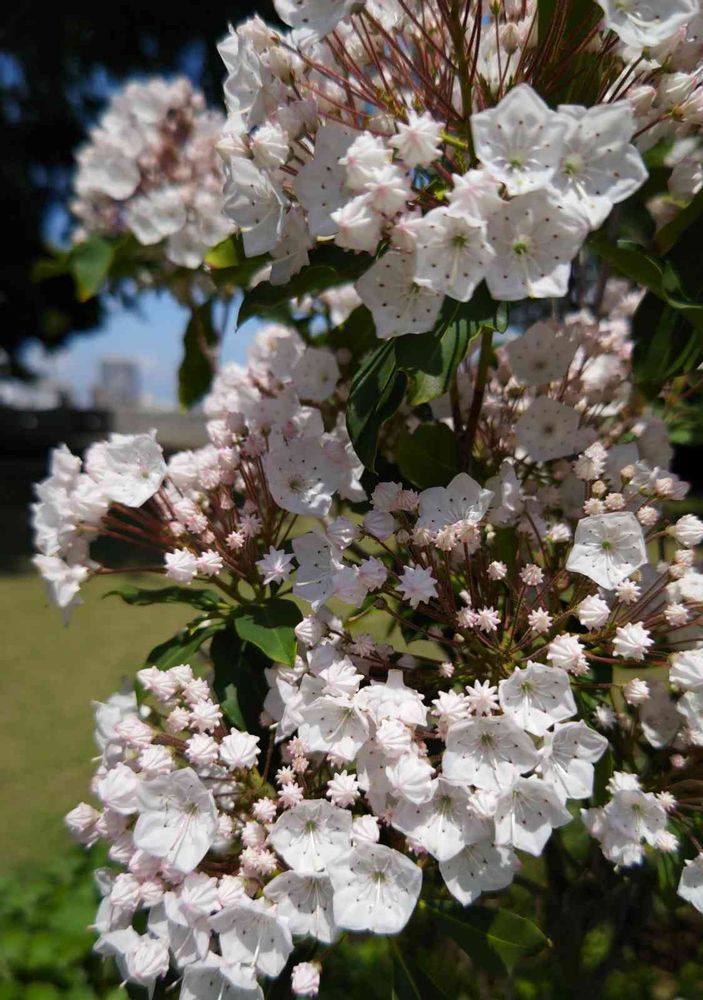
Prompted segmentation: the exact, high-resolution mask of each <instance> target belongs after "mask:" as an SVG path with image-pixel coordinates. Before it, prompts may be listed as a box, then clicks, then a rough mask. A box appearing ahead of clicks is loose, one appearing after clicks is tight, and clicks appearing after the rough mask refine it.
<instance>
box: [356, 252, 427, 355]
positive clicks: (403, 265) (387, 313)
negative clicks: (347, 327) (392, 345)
mask: <svg viewBox="0 0 703 1000" xmlns="http://www.w3.org/2000/svg"><path fill="white" fill-rule="evenodd" d="M356 290H357V292H358V293H359V296H360V297H361V300H362V302H363V303H364V305H366V306H368V308H369V309H370V310H371V313H372V315H373V321H374V324H375V326H376V336H377V337H379V338H380V339H381V340H387V339H388V338H389V337H400V336H401V335H402V334H404V333H425V332H426V331H427V330H431V329H432V328H433V327H434V325H435V323H436V322H437V317H438V316H439V311H440V309H441V308H442V303H443V302H444V296H443V295H442V294H441V293H439V292H436V291H433V289H431V288H430V287H429V286H428V285H427V283H426V282H423V281H419V280H416V278H415V259H414V256H413V255H412V254H407V253H399V252H396V251H391V252H390V253H386V254H384V255H383V257H379V259H378V260H377V261H376V262H375V263H374V264H372V265H371V267H370V268H369V269H368V271H366V272H365V273H364V274H363V275H362V276H361V278H359V280H358V281H357V283H356Z"/></svg>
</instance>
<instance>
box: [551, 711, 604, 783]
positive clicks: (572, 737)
mask: <svg viewBox="0 0 703 1000" xmlns="http://www.w3.org/2000/svg"><path fill="white" fill-rule="evenodd" d="M607 749H608V741H607V739H606V738H605V737H604V736H601V734H600V733H597V732H596V731H595V730H594V729H591V727H590V726H587V725H586V723H585V722H567V723H565V724H564V725H561V724H560V723H557V725H556V726H555V727H554V730H553V732H551V733H545V736H544V742H543V744H542V749H541V751H540V757H541V759H540V764H539V767H538V768H537V770H538V771H539V773H540V774H541V775H542V777H543V778H544V780H545V781H546V782H547V784H548V785H551V787H552V788H554V790H555V791H556V792H557V794H558V795H559V796H560V798H561V799H562V801H564V802H565V801H566V800H567V799H586V798H589V796H590V795H591V793H592V791H593V775H594V770H593V765H594V763H595V762H596V761H598V760H600V758H601V757H602V756H603V754H604V753H605V751H606V750H607Z"/></svg>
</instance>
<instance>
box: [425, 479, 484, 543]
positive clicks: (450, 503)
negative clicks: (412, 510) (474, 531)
mask: <svg viewBox="0 0 703 1000" xmlns="http://www.w3.org/2000/svg"><path fill="white" fill-rule="evenodd" d="M492 499H493V493H492V492H491V490H484V489H482V487H481V486H479V484H478V483H477V482H476V480H475V479H472V478H471V476H468V475H467V474H466V473H465V472H460V473H459V475H458V476H455V477H454V479H452V481H451V483H450V484H449V485H448V486H433V487H431V488H430V489H429V490H423V492H422V493H421V494H420V508H419V510H420V516H419V518H418V522H417V527H418V528H424V529H426V530H427V531H441V529H442V528H446V527H448V526H449V525H451V524H457V522H459V521H468V522H469V523H470V524H478V522H479V521H480V520H481V519H482V518H483V517H484V515H485V513H486V511H487V510H488V507H489V504H490V502H491V500H492Z"/></svg>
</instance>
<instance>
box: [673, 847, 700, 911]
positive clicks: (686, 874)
mask: <svg viewBox="0 0 703 1000" xmlns="http://www.w3.org/2000/svg"><path fill="white" fill-rule="evenodd" d="M677 891H678V894H679V896H681V898H682V899H685V900H686V901H687V902H688V903H691V904H692V905H693V906H695V908H696V909H697V910H698V912H699V913H703V854H699V855H698V857H697V858H694V859H693V861H687V862H686V864H685V866H684V870H683V871H682V872H681V881H680V882H679V887H678V890H677Z"/></svg>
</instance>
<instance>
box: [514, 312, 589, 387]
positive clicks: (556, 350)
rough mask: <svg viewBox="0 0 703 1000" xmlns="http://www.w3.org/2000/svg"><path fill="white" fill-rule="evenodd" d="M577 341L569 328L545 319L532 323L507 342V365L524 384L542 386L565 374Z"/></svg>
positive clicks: (555, 380)
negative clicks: (562, 327) (519, 335)
mask: <svg viewBox="0 0 703 1000" xmlns="http://www.w3.org/2000/svg"><path fill="white" fill-rule="evenodd" d="M577 347H578V341H577V339H576V337H575V336H574V334H573V333H572V332H570V331H569V329H568V328H567V329H564V330H562V329H561V328H560V327H559V326H558V325H557V324H556V323H553V322H550V321H548V320H545V321H543V322H540V323H533V324H532V326H530V327H528V329H527V330H526V331H525V333H523V334H522V336H521V337H516V338H515V339H514V340H511V341H510V342H509V343H508V344H506V347H505V352H506V354H507V355H508V361H509V362H510V367H511V368H512V370H513V374H514V375H515V378H517V379H518V380H519V381H520V382H524V383H525V385H545V384H546V383H548V382H557V381H559V380H560V379H562V378H563V377H564V375H565V374H566V372H567V370H568V368H569V365H570V364H571V362H572V360H573V357H574V354H575V353H576V348H577Z"/></svg>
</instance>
